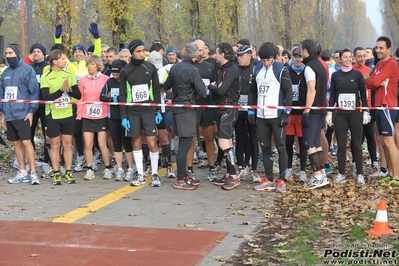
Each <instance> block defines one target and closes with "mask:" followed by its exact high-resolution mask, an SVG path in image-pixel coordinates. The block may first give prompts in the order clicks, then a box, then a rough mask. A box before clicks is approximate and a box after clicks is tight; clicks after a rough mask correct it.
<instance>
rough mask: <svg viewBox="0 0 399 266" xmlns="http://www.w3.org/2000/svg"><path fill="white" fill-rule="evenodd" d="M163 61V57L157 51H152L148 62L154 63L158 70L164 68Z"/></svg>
mask: <svg viewBox="0 0 399 266" xmlns="http://www.w3.org/2000/svg"><path fill="white" fill-rule="evenodd" d="M162 61H163V59H162V55H161V53H159V52H157V51H152V52H151V53H150V55H149V56H148V62H150V63H152V64H153V65H154V66H155V67H156V68H157V69H160V68H162V67H163V63H162Z"/></svg>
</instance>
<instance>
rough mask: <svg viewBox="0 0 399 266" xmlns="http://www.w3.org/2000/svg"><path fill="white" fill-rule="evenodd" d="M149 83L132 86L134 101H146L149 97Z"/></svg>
mask: <svg viewBox="0 0 399 266" xmlns="http://www.w3.org/2000/svg"><path fill="white" fill-rule="evenodd" d="M149 96H150V95H149V92H148V84H140V85H134V86H132V98H133V102H145V101H148V99H149Z"/></svg>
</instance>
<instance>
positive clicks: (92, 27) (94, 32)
mask: <svg viewBox="0 0 399 266" xmlns="http://www.w3.org/2000/svg"><path fill="white" fill-rule="evenodd" d="M89 31H90V33H91V35H93V37H94V39H98V38H100V33H99V32H98V25H97V23H94V22H92V23H90V28H89Z"/></svg>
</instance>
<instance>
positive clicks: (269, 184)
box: [254, 177, 277, 191]
mask: <svg viewBox="0 0 399 266" xmlns="http://www.w3.org/2000/svg"><path fill="white" fill-rule="evenodd" d="M276 189H277V184H276V182H274V181H270V180H269V179H268V178H266V177H265V178H263V181H262V183H260V184H259V185H257V186H254V190H256V191H263V190H276Z"/></svg>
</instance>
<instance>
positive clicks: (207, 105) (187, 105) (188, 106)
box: [0, 99, 399, 110]
mask: <svg viewBox="0 0 399 266" xmlns="http://www.w3.org/2000/svg"><path fill="white" fill-rule="evenodd" d="M0 102H3V103H7V102H8V103H38V104H46V103H64V102H61V101H45V100H7V99H0ZM64 104H65V103H64ZM69 104H108V105H126V106H147V107H148V106H152V107H157V106H165V107H177V108H218V109H221V108H224V109H226V108H227V109H294V110H304V109H311V110H360V109H362V110H399V107H340V106H335V107H328V106H311V107H305V106H258V105H221V104H158V103H120V102H118V103H115V102H90V101H89V102H80V101H79V102H69Z"/></svg>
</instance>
